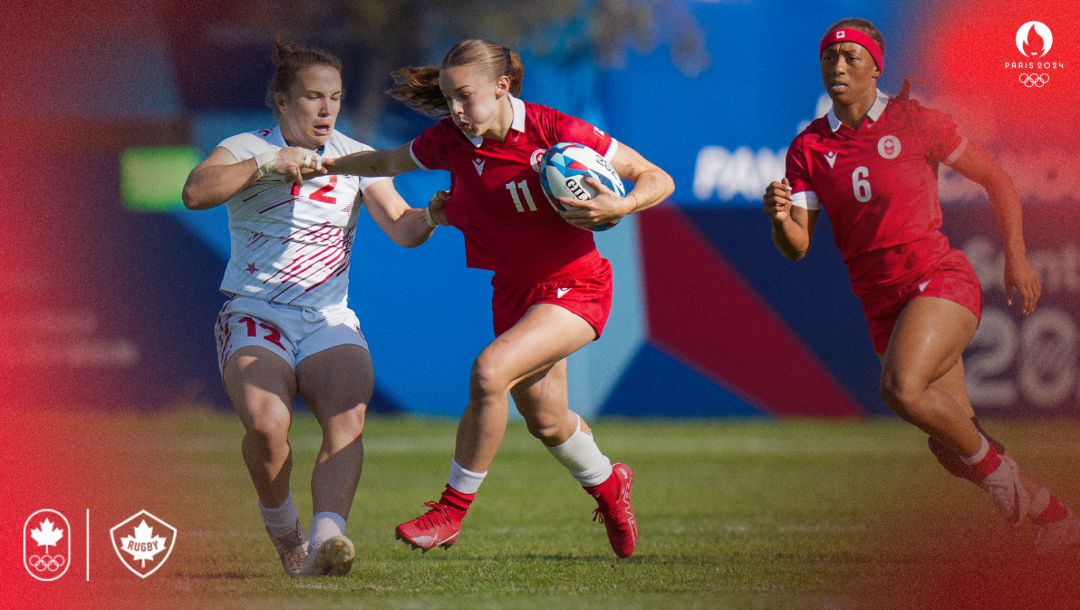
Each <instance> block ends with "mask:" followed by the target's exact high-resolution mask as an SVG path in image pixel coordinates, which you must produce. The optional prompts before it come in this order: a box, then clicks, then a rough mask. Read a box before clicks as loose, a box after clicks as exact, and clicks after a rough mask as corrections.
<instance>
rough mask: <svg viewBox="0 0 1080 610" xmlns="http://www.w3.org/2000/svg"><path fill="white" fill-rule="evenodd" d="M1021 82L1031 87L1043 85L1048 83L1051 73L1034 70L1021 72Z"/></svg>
mask: <svg viewBox="0 0 1080 610" xmlns="http://www.w3.org/2000/svg"><path fill="white" fill-rule="evenodd" d="M1020 82H1022V83H1024V86H1025V87H1027V88H1029V89H1030V88H1031V87H1042V86H1043V85H1045V84H1046V83H1049V82H1050V75H1049V74H1035V73H1034V72H1032V73H1031V74H1021V75H1020Z"/></svg>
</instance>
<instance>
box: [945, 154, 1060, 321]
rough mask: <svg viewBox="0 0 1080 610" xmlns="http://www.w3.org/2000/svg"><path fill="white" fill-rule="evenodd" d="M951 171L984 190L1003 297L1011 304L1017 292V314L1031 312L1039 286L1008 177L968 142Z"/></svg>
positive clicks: (1020, 214)
mask: <svg viewBox="0 0 1080 610" xmlns="http://www.w3.org/2000/svg"><path fill="white" fill-rule="evenodd" d="M952 168H953V169H955V170H956V171H957V172H959V173H960V175H962V176H964V177H965V178H968V179H969V180H972V181H974V182H976V183H978V184H979V185H980V186H982V187H983V188H984V189H986V194H987V195H988V196H989V197H990V206H991V207H992V208H993V209H994V215H995V216H997V221H998V224H999V225H1000V226H1001V234H1002V237H1003V240H1004V245H1005V277H1004V281H1005V298H1006V300H1007V301H1008V303H1009V305H1012V302H1013V292H1014V291H1015V292H1017V293H1019V294H1020V311H1021V313H1023V314H1024V315H1027V314H1029V313H1031V312H1032V311H1034V310H1035V304H1036V303H1038V301H1039V297H1040V296H1041V295H1042V285H1041V284H1040V283H1039V276H1038V274H1036V273H1035V269H1033V268H1032V267H1031V263H1029V262H1028V260H1027V248H1026V247H1025V246H1024V214H1023V209H1022V208H1021V206H1020V195H1018V194H1017V192H1016V186H1014V185H1013V181H1012V178H1010V177H1009V175H1008V174H1007V173H1005V170H1003V169H1001V166H1000V165H998V164H997V162H996V161H994V159H993V158H992V157H991V156H990V155H989V154H988V153H987V152H986V151H985V150H984V149H983V148H982V147H981V146H979V145H978V144H976V143H974V142H971V141H969V142H968V144H967V147H966V148H965V149H964V152H962V153H961V154H960V156H959V157H958V158H957V159H956V161H955V162H953V164H952Z"/></svg>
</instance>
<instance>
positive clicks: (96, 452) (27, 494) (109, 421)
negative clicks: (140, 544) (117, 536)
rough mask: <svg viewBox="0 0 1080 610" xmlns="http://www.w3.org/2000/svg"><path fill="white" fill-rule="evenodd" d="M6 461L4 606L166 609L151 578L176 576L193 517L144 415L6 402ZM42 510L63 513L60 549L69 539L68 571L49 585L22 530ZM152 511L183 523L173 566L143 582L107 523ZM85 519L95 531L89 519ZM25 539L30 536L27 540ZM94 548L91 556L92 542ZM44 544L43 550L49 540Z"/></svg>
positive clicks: (0, 529) (0, 531)
mask: <svg viewBox="0 0 1080 610" xmlns="http://www.w3.org/2000/svg"><path fill="white" fill-rule="evenodd" d="M3 417H4V426H3V432H2V442H0V460H2V463H3V464H4V474H3V475H2V477H0V484H2V487H3V502H0V574H3V578H2V580H0V582H2V583H3V584H2V585H0V597H2V598H3V602H2V604H0V605H3V607H5V608H20V609H34V608H42V609H49V610H56V609H59V608H76V607H77V608H90V609H97V608H102V609H105V608H109V609H112V608H128V607H132V608H137V607H144V608H145V607H160V605H161V602H162V601H167V600H162V597H163V596H162V592H161V590H160V589H159V588H156V587H155V586H154V585H153V579H155V578H159V579H160V578H165V579H168V578H171V577H175V576H176V574H175V571H173V572H172V573H170V569H171V568H172V569H173V570H175V569H177V568H179V567H180V566H178V562H176V561H175V559H176V557H177V556H182V555H183V554H184V553H185V550H184V530H185V529H186V530H187V531H188V532H190V531H192V529H193V527H192V526H191V522H190V520H189V519H187V518H186V517H184V516H182V515H181V514H180V512H181V510H182V509H181V508H180V507H178V506H177V499H176V494H177V491H176V490H174V489H170V482H169V481H166V480H163V479H162V477H161V476H160V475H158V476H155V472H160V470H161V469H162V464H161V460H163V459H165V458H163V457H160V456H159V455H156V454H157V452H155V451H154V450H153V447H154V445H155V443H154V442H153V441H152V439H154V438H160V437H159V436H158V435H156V434H155V433H154V431H153V430H152V429H150V428H149V427H148V426H149V425H151V424H150V423H149V422H150V420H148V419H145V418H141V419H140V418H139V417H138V416H130V417H122V416H118V415H116V414H112V415H109V416H107V417H106V416H104V415H100V414H93V413H77V412H73V411H62V410H30V409H12V408H8V409H6V410H5V412H4V414H3ZM41 509H51V510H54V511H58V512H60V513H62V514H63V515H64V517H66V519H67V521H68V524H69V526H70V527H64V526H63V524H60V525H59V527H61V528H63V529H64V531H63V538H62V539H61V540H60V541H59V542H60V544H59V546H60V547H64V548H65V549H66V544H67V543H68V542H70V545H71V555H70V558H69V567H68V570H67V572H66V573H64V575H63V576H61V577H60V578H57V579H56V580H54V581H50V582H43V581H39V580H37V579H35V578H33V577H32V576H31V574H30V573H29V572H28V570H27V569H26V567H25V566H24V564H23V548H24V542H25V544H26V545H27V546H28V547H30V548H31V549H32V550H35V549H36V550H40V547H39V546H38V545H37V544H36V542H35V541H34V539H33V538H32V537H30V536H28V535H27V533H26V532H25V531H24V529H34V528H33V527H30V528H24V525H25V524H26V522H27V519H28V518H30V517H31V515H33V514H34V513H35V512H37V511H39V510H41ZM140 510H147V511H149V512H151V513H152V514H154V515H155V516H158V517H160V518H161V519H162V520H165V521H166V522H167V523H169V524H170V525H172V526H173V527H176V528H177V529H178V530H179V534H178V535H177V544H176V545H175V546H174V547H173V552H172V554H171V556H170V559H171V560H173V561H172V562H171V564H170V562H169V561H166V562H165V563H164V564H163V565H162V567H161V568H160V569H159V570H158V572H157V573H155V574H153V575H151V576H150V577H148V578H147V579H146V580H143V579H141V578H139V577H137V576H136V575H135V574H133V573H131V572H129V571H128V569H127V568H126V567H124V565H123V564H122V563H121V561H120V559H119V558H118V556H117V552H116V551H115V550H114V549H113V546H112V542H111V539H110V531H109V530H110V529H111V528H112V527H113V526H115V525H118V524H120V523H122V522H123V521H125V520H126V519H127V518H129V517H131V516H132V515H134V514H136V513H137V512H139V511H140ZM88 518H89V529H88V527H87V520H88ZM24 538H25V540H24ZM88 547H89V555H88V554H87V549H88ZM46 548H47V547H46Z"/></svg>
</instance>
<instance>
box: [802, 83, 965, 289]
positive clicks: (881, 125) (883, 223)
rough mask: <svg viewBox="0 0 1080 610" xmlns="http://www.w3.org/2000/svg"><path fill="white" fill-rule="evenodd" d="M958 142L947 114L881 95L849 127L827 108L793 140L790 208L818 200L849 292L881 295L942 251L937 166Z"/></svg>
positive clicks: (952, 155) (945, 244) (955, 151)
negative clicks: (856, 124) (845, 268)
mask: <svg viewBox="0 0 1080 610" xmlns="http://www.w3.org/2000/svg"><path fill="white" fill-rule="evenodd" d="M966 143H967V141H966V140H965V139H964V138H963V137H961V136H960V134H959V133H958V132H957V130H956V125H955V124H954V123H953V122H952V120H951V119H950V118H949V117H948V115H946V114H944V113H942V112H939V111H937V110H932V109H929V108H925V107H923V106H922V105H921V104H919V102H917V101H915V100H908V99H897V98H889V97H888V96H887V95H885V94H884V93H882V92H880V91H878V98H877V101H875V103H874V105H873V107H871V109H870V112H869V113H868V114H867V117H866V119H864V120H863V122H862V124H861V125H860V126H859V128H858V129H852V128H850V127H848V126H847V125H844V124H842V123H840V121H839V119H837V118H836V114H835V113H834V112H833V111H832V110H830V111H829V113H828V114H827V115H826V116H824V117H821V118H819V119H816V120H814V121H813V122H811V123H810V125H808V126H807V128H806V129H804V130H803V131H802V133H800V134H799V135H798V136H796V137H795V140H794V141H792V143H791V146H790V147H789V148H788V154H787V177H788V180H789V181H790V182H791V190H792V194H793V201H794V204H795V205H799V206H802V207H805V208H808V209H817V208H818V207H821V206H824V208H825V211H826V213H827V214H828V215H829V222H830V223H831V224H832V227H833V233H834V236H835V238H836V245H837V247H838V248H840V253H841V254H842V255H843V257H844V262H845V263H846V264H847V266H848V273H849V274H850V276H851V284H852V290H853V291H854V292H855V294H857V295H859V296H860V297H863V298H871V299H873V298H880V297H884V296H886V295H887V294H889V293H891V292H892V291H895V290H896V289H897V288H899V287H901V286H902V285H903V284H906V283H908V282H909V280H911V279H912V278H914V277H916V276H919V275H921V274H923V273H925V271H926V270H927V269H928V268H929V267H932V266H933V265H934V264H936V263H937V261H938V259H940V257H941V256H942V255H943V254H944V253H945V252H946V251H947V250H948V249H949V240H948V238H946V237H945V235H944V234H942V232H941V204H940V203H939V201H938V181H937V169H938V164H939V163H945V164H949V163H952V162H953V161H955V160H956V158H957V157H959V156H960V154H961V153H962V152H963V150H964V148H965V146H966Z"/></svg>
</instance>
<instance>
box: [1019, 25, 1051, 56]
mask: <svg viewBox="0 0 1080 610" xmlns="http://www.w3.org/2000/svg"><path fill="white" fill-rule="evenodd" d="M1031 30H1035V38H1034V39H1033V40H1029V38H1030V37H1031ZM1040 42H1041V43H1042V48H1039V43H1040ZM1053 44H1054V34H1053V33H1051V32H1050V28H1048V27H1046V24H1045V23H1042V22H1040V21H1029V22H1027V23H1025V24H1024V25H1022V26H1020V29H1019V30H1016V48H1017V49H1018V50H1019V51H1020V54H1021V55H1023V56H1024V57H1035V56H1036V55H1037V56H1039V57H1046V54H1047V53H1049V52H1050V47H1051V46H1052V45H1053Z"/></svg>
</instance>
